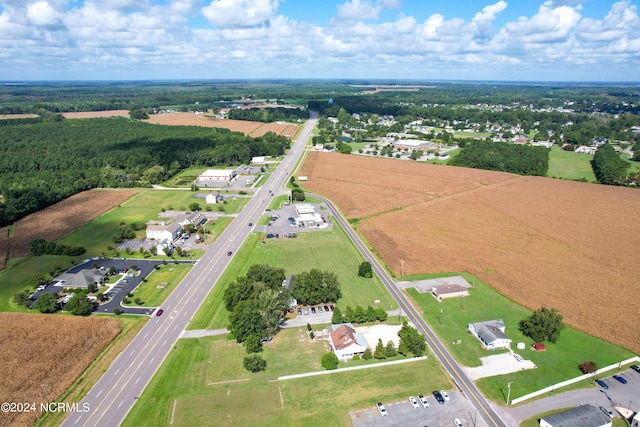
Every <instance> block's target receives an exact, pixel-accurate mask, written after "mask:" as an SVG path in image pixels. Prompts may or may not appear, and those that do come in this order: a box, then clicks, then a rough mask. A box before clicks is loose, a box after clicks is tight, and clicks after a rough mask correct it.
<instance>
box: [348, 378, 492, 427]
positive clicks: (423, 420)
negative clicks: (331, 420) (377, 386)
mask: <svg viewBox="0 0 640 427" xmlns="http://www.w3.org/2000/svg"><path fill="white" fill-rule="evenodd" d="M447 393H448V394H449V400H448V401H446V402H445V403H444V404H443V405H441V404H439V403H438V402H436V399H435V398H434V397H433V394H432V393H431V390H430V389H428V385H424V386H421V385H418V384H416V392H415V394H414V395H413V396H414V397H415V398H416V399H417V397H418V394H423V395H424V396H425V397H426V398H427V402H429V407H427V408H424V407H422V405H419V407H418V408H414V407H413V405H411V403H409V396H408V395H407V398H406V399H405V400H402V401H399V402H382V403H383V404H384V406H385V408H386V410H387V415H386V416H384V417H383V416H381V415H380V412H379V411H378V409H377V407H376V405H375V403H376V402H372V404H371V407H370V408H366V409H361V410H359V411H351V412H350V413H349V415H350V416H351V420H352V421H353V425H354V426H356V427H378V426H428V427H452V426H453V425H454V424H453V420H454V419H455V418H458V419H459V420H460V422H462V424H463V425H464V426H476V427H486V426H487V424H486V423H485V422H484V420H483V419H482V418H481V417H480V416H479V415H477V413H476V412H475V409H474V408H473V406H472V405H471V403H470V402H469V401H468V400H467V399H466V398H465V397H464V395H462V394H461V393H460V392H458V391H457V390H450V391H447Z"/></svg>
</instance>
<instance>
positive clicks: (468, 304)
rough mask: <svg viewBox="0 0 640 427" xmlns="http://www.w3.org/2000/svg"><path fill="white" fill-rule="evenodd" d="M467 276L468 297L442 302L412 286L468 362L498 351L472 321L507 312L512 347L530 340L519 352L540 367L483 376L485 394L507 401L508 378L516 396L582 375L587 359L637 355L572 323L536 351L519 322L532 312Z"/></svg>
mask: <svg viewBox="0 0 640 427" xmlns="http://www.w3.org/2000/svg"><path fill="white" fill-rule="evenodd" d="M464 276H465V278H466V279H467V281H469V283H472V284H473V285H474V286H473V288H471V289H470V290H469V296H468V297H466V298H451V299H448V300H444V301H443V302H441V303H438V302H437V301H436V300H435V299H434V298H433V296H431V295H430V294H420V293H418V292H417V291H416V290H415V289H414V288H410V289H409V290H408V294H409V295H410V296H411V297H412V298H413V299H414V300H415V301H416V302H417V303H418V305H419V306H420V308H421V309H422V310H423V312H424V315H423V317H424V319H425V320H426V321H427V323H428V324H429V325H431V327H432V328H433V330H434V331H435V332H436V333H437V334H438V335H439V336H440V338H441V340H442V342H444V343H447V344H446V346H447V348H448V350H449V351H450V352H451V353H452V354H453V356H454V357H455V358H456V359H457V360H458V361H459V362H460V363H461V364H462V365H465V366H479V364H480V362H479V360H478V358H479V357H483V356H489V355H491V354H495V353H492V352H490V351H485V350H482V349H481V347H480V343H479V342H478V341H477V340H476V339H475V338H474V337H472V336H471V335H469V334H468V333H467V331H466V330H467V326H468V324H469V323H470V322H477V321H482V320H491V319H497V318H501V319H503V320H504V323H505V325H506V330H505V333H506V334H507V335H508V336H509V338H511V339H512V340H513V343H512V348H513V349H515V348H516V343H518V342H524V343H525V344H526V346H527V349H526V350H517V352H518V353H519V354H520V355H522V356H523V357H524V358H525V359H529V360H532V361H533V362H534V363H535V364H536V366H537V367H538V368H537V369H533V370H527V371H521V372H517V373H512V374H506V375H500V376H497V377H490V378H482V379H480V380H478V381H477V384H478V387H480V389H481V390H482V391H483V393H484V394H485V396H487V397H488V398H490V399H491V400H493V401H495V402H498V403H504V401H505V398H504V396H503V394H504V389H505V387H506V384H507V382H508V381H511V382H512V386H511V397H512V398H516V397H519V396H522V395H525V394H528V393H531V392H533V391H535V390H539V389H541V388H544V387H548V386H550V385H552V384H555V383H558V382H561V381H564V380H567V379H569V378H573V377H576V376H579V375H581V374H582V373H581V372H580V371H579V370H578V365H579V364H580V363H582V362H584V361H586V360H591V361H594V362H596V363H597V364H598V366H600V367H604V366H607V365H611V364H615V363H617V362H619V361H621V360H625V359H627V358H629V357H632V356H633V355H634V354H633V353H631V352H630V351H628V350H625V349H623V348H621V347H618V346H615V345H613V344H609V343H607V342H605V341H602V340H600V339H598V338H594V337H592V336H590V335H587V334H584V333H582V332H578V331H576V330H574V329H569V328H565V329H564V330H563V331H562V333H561V335H560V339H559V340H558V342H557V343H555V344H551V343H548V342H545V345H546V347H547V350H546V351H543V352H534V351H531V350H529V349H528V347H529V346H530V345H531V344H532V340H531V339H530V338H527V337H525V336H524V335H522V333H521V332H520V331H519V330H518V322H519V321H520V320H521V319H523V318H525V317H527V316H529V314H530V313H531V312H530V311H529V310H527V309H526V308H523V307H521V306H519V305H517V304H515V303H513V302H511V301H510V300H508V299H507V298H505V297H503V296H502V295H500V294H499V293H498V292H496V291H495V290H494V289H493V288H491V287H490V286H488V285H486V284H484V283H483V282H481V281H479V280H478V279H475V278H472V277H471V276H470V275H466V274H465V275H464ZM440 308H442V314H441V313H440ZM439 318H441V321H440V320H439ZM440 323H442V324H440ZM457 340H461V344H458V345H454V344H452V343H453V342H455V341H457ZM503 351H504V350H503ZM583 386H589V383H588V382H585V383H584V385H583Z"/></svg>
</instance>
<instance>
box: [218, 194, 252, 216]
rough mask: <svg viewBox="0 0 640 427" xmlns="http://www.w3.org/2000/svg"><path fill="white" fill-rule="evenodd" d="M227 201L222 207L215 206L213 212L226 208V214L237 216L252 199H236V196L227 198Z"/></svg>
mask: <svg viewBox="0 0 640 427" xmlns="http://www.w3.org/2000/svg"><path fill="white" fill-rule="evenodd" d="M226 197H228V198H225V201H224V203H223V204H222V205H215V206H214V207H213V209H212V210H213V211H217V210H218V206H222V207H224V213H226V214H236V213H239V212H240V211H241V210H242V208H244V207H245V205H246V204H247V203H249V201H250V200H251V198H250V197H234V196H232V195H231V196H226Z"/></svg>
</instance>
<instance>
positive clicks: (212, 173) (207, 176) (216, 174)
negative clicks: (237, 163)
mask: <svg viewBox="0 0 640 427" xmlns="http://www.w3.org/2000/svg"><path fill="white" fill-rule="evenodd" d="M235 176H236V171H235V170H233V169H208V170H206V171H204V172H202V173H201V174H200V175H198V181H231V180H232V179H233V178H234V177H235Z"/></svg>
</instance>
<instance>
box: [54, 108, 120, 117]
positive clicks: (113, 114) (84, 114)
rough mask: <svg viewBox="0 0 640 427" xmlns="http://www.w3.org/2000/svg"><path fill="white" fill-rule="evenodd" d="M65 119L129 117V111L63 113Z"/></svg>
mask: <svg viewBox="0 0 640 427" xmlns="http://www.w3.org/2000/svg"><path fill="white" fill-rule="evenodd" d="M62 115H63V116H64V118H65V119H95V118H96V117H129V110H107V111H85V112H82V113H62Z"/></svg>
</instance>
